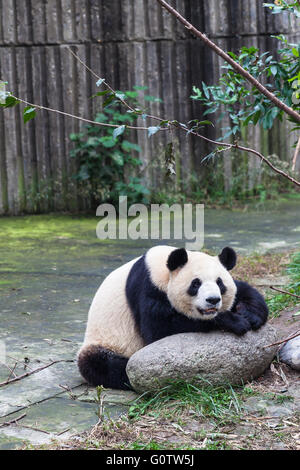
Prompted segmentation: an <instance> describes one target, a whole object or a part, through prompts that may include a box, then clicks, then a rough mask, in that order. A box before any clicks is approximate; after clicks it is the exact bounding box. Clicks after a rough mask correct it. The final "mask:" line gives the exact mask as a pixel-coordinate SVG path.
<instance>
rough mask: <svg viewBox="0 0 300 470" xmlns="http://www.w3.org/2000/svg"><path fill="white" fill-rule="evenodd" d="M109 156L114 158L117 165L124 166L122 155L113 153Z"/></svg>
mask: <svg viewBox="0 0 300 470" xmlns="http://www.w3.org/2000/svg"><path fill="white" fill-rule="evenodd" d="M111 158H112V159H113V160H114V162H115V163H116V164H117V165H119V166H124V157H123V155H121V154H119V153H113V154H112V155H111Z"/></svg>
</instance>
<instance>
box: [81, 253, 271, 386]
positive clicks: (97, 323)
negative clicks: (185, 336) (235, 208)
mask: <svg viewBox="0 0 300 470" xmlns="http://www.w3.org/2000/svg"><path fill="white" fill-rule="evenodd" d="M235 264H236V253H235V251H234V250H233V249H232V248H228V247H226V248H224V249H223V251H222V253H221V254H220V255H219V256H210V255H207V254H205V253H202V252H194V251H186V250H185V249H184V248H179V249H176V248H174V247H170V246H156V247H154V248H151V249H150V250H149V251H148V252H147V253H146V254H145V255H144V256H142V257H140V258H136V259H134V260H132V261H130V262H129V263H126V264H125V265H123V266H121V267H120V268H118V269H116V270H115V271H113V272H112V273H111V274H110V275H109V276H108V277H107V278H106V279H105V280H104V282H103V283H102V284H101V286H100V288H99V290H98V292H97V293H96V295H95V298H94V300H93V302H92V305H91V308H90V311H89V317H88V323H87V329H86V334H85V339H84V343H83V345H82V347H81V349H80V351H79V355H78V366H79V370H80V372H81V374H82V376H83V377H84V378H85V379H86V380H87V382H88V383H90V384H91V385H103V386H104V387H110V388H118V389H129V388H130V386H129V381H128V378H127V375H126V365H127V362H128V359H129V357H130V356H132V354H134V353H135V352H136V351H138V350H139V349H141V348H142V347H144V346H145V345H147V344H150V343H153V342H154V341H157V340H159V339H161V338H164V337H165V336H170V335H173V334H177V333H183V332H197V331H202V332H208V331H212V330H216V329H220V330H225V331H230V332H233V333H235V334H237V335H243V334H244V333H246V332H247V331H249V330H251V329H253V330H256V329H258V328H259V327H260V326H262V325H263V324H264V323H265V322H266V320H267V317H268V308H267V306H266V303H265V301H264V299H263V297H262V296H261V294H260V293H259V292H258V291H257V290H256V289H254V288H253V287H251V286H249V285H248V284H247V283H245V282H242V281H234V280H233V278H232V277H231V275H230V273H229V271H230V270H231V269H232V268H233V267H234V266H235Z"/></svg>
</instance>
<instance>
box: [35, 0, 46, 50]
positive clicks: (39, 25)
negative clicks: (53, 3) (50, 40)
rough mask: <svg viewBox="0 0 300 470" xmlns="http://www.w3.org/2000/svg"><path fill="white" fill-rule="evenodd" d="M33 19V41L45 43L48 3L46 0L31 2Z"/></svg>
mask: <svg viewBox="0 0 300 470" xmlns="http://www.w3.org/2000/svg"><path fill="white" fill-rule="evenodd" d="M31 21H32V31H33V43H34V44H45V43H46V41H47V35H46V5H45V1H44V0H34V1H32V2H31Z"/></svg>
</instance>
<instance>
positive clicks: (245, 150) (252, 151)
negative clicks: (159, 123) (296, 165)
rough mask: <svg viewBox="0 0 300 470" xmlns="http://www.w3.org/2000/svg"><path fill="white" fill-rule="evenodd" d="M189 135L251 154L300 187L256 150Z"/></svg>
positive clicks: (201, 136)
mask: <svg viewBox="0 0 300 470" xmlns="http://www.w3.org/2000/svg"><path fill="white" fill-rule="evenodd" d="M179 127H180V126H179ZM182 129H183V130H185V131H186V129H185V128H184V127H182ZM191 134H193V135H196V136H197V137H200V138H201V139H203V140H206V141H207V142H210V143H211V144H215V145H220V146H224V147H228V148H234V149H238V150H241V151H242V152H248V153H253V154H254V155H256V156H257V157H259V158H260V159H261V161H263V162H264V163H266V164H267V165H268V166H269V167H270V168H271V169H272V170H273V171H275V173H278V174H279V175H281V176H284V178H287V179H288V180H290V181H291V182H292V183H294V184H295V185H296V186H299V187H300V181H297V180H296V179H295V178H293V177H292V176H290V175H288V174H287V173H286V172H285V171H283V170H280V169H279V168H277V167H276V166H274V165H273V163H271V162H270V160H269V159H268V158H266V157H265V156H264V155H263V154H262V153H260V152H258V151H257V150H254V149H251V148H248V147H244V146H242V145H239V144H237V143H236V144H228V143H227V142H220V141H216V140H212V139H209V138H208V137H204V135H201V134H198V133H197V132H193V131H192V132H191Z"/></svg>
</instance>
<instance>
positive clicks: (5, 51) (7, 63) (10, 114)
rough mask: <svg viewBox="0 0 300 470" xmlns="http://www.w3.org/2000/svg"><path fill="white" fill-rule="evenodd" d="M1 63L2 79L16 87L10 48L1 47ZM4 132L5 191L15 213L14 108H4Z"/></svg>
mask: <svg viewBox="0 0 300 470" xmlns="http://www.w3.org/2000/svg"><path fill="white" fill-rule="evenodd" d="M0 54H1V64H2V68H3V70H4V71H5V74H4V76H3V78H4V80H5V81H7V82H9V89H10V90H15V89H16V82H15V77H14V74H13V69H14V61H15V57H14V53H13V51H12V50H11V48H6V47H1V48H0ZM4 113H5V114H4V134H5V153H6V163H7V176H8V178H7V183H8V184H7V191H8V203H9V209H10V214H17V213H18V211H19V200H18V165H17V154H18V146H17V142H18V139H19V136H18V127H17V125H16V124H17V119H16V117H17V110H16V108H9V109H6V110H4Z"/></svg>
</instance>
